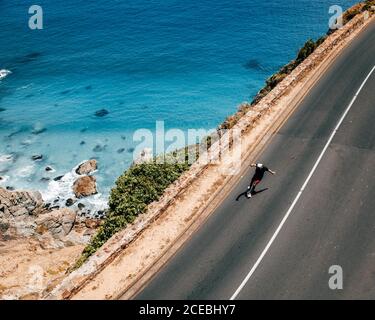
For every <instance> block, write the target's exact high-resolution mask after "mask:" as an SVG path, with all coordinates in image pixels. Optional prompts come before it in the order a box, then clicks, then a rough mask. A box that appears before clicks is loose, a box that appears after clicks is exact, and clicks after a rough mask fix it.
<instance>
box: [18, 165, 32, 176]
mask: <svg viewBox="0 0 375 320" xmlns="http://www.w3.org/2000/svg"><path fill="white" fill-rule="evenodd" d="M34 172H35V166H33V165H29V166H25V167H22V168H20V169H18V170H17V173H16V176H18V177H21V178H26V177H29V176H31V175H32V174H33V173H34Z"/></svg>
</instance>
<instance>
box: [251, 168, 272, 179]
mask: <svg viewBox="0 0 375 320" xmlns="http://www.w3.org/2000/svg"><path fill="white" fill-rule="evenodd" d="M267 171H269V170H268V168H267V167H265V166H263V167H261V168H260V167H258V165H257V167H256V169H255V174H254V178H255V179H256V180H261V179H263V176H264V173H265V172H267Z"/></svg>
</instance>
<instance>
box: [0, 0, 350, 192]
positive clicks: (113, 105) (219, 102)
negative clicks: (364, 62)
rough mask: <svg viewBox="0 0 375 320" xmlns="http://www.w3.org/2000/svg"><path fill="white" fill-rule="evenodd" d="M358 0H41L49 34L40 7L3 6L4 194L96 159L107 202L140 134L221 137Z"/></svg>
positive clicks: (42, 184)
mask: <svg viewBox="0 0 375 320" xmlns="http://www.w3.org/2000/svg"><path fill="white" fill-rule="evenodd" d="M355 2H356V1H349V0H342V1H339V0H335V1H329V0H314V1H311V0H298V1H297V0H295V1H291V0H290V1H285V0H283V1H281V0H280V1H276V0H269V1H264V0H262V1H261V0H253V1H249V0H247V1H245V0H216V1H208V0H200V1H194V0H193V1H176V0H163V1H155V0H148V1H147V0H133V1H119V0H118V1H115V0H111V1H82V0H65V1H63V2H56V1H53V2H52V1H38V4H39V5H41V6H42V8H43V10H44V29H43V30H30V29H28V24H27V22H28V6H29V5H30V2H29V1H13V0H12V1H11V0H5V1H1V2H0V12H1V17H2V19H0V44H1V47H0V70H9V71H11V73H10V74H8V75H7V76H6V77H3V79H2V80H0V123H1V125H0V176H2V177H3V180H2V181H0V185H2V186H12V187H15V188H34V189H40V190H42V191H44V192H45V193H46V192H47V191H46V190H50V191H51V189H54V188H56V187H57V186H56V185H51V183H50V182H49V181H48V179H49V178H54V177H55V176H58V175H64V174H65V173H67V172H70V171H71V169H72V168H73V167H74V166H75V165H77V164H78V163H80V162H81V161H83V160H85V159H88V158H96V159H98V161H99V171H98V173H97V177H98V184H99V190H100V192H101V194H102V196H103V198H105V197H106V196H107V194H108V192H109V190H110V188H111V187H112V186H113V183H114V181H115V179H116V178H117V177H118V176H119V175H120V174H121V173H122V172H123V171H124V170H125V169H126V168H127V167H128V166H129V165H130V163H131V161H132V159H133V149H134V147H136V142H134V141H133V139H132V136H133V133H134V131H135V130H137V129H140V128H148V129H151V130H153V129H154V128H155V121H157V120H163V121H165V126H166V128H167V129H168V128H180V129H183V130H187V129H188V128H205V129H209V128H215V127H216V126H217V125H218V124H219V123H220V122H221V121H223V120H224V119H225V117H226V116H227V115H229V114H232V113H234V112H235V110H236V109H237V106H238V105H239V104H240V103H241V102H243V101H250V100H251V99H252V97H253V96H254V95H255V94H256V92H257V91H258V90H259V89H260V88H261V87H262V86H263V83H264V80H265V79H266V78H267V77H268V76H270V75H271V74H272V73H274V72H275V71H276V70H278V69H279V67H280V66H282V65H283V64H285V63H286V62H288V61H289V60H291V59H293V58H294V57H295V55H296V53H297V51H298V48H299V47H301V46H302V45H303V43H304V42H305V41H306V40H307V39H308V38H309V37H311V38H317V37H319V36H320V35H322V34H323V33H325V32H326V31H327V28H328V19H329V15H328V9H329V6H330V5H336V4H339V5H342V6H343V7H344V8H347V7H349V6H350V5H352V4H354V3H355ZM101 109H106V110H107V111H108V112H109V114H108V115H106V116H104V117H97V116H95V112H96V111H98V110H101ZM37 154H42V155H43V160H42V161H39V162H35V161H33V160H31V157H32V156H33V155H37ZM47 165H49V166H52V167H53V168H54V169H55V171H54V172H52V173H48V172H46V171H45V167H46V166H47ZM43 177H44V178H47V179H42V178H43ZM41 179H42V180H41ZM60 189H61V188H60ZM60 191H61V190H60Z"/></svg>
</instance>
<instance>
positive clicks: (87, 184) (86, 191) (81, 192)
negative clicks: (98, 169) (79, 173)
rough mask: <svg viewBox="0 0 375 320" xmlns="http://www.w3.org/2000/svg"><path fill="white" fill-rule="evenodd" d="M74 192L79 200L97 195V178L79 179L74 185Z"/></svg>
mask: <svg viewBox="0 0 375 320" xmlns="http://www.w3.org/2000/svg"><path fill="white" fill-rule="evenodd" d="M73 192H74V194H75V196H76V197H77V198H83V197H88V196H91V195H94V194H97V193H98V191H97V189H96V178H95V177H92V176H85V177H81V178H78V179H77V180H76V181H75V182H74V184H73Z"/></svg>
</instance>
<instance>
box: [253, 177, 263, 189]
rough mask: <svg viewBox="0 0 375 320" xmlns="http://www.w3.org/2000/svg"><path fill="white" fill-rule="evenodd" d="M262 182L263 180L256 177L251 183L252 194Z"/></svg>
mask: <svg viewBox="0 0 375 320" xmlns="http://www.w3.org/2000/svg"><path fill="white" fill-rule="evenodd" d="M261 181H262V178H259V177H256V176H254V177H253V178H252V179H251V182H250V193H253V192H254V191H255V187H256V186H257V185H258V184H259V183H260V182H261Z"/></svg>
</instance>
